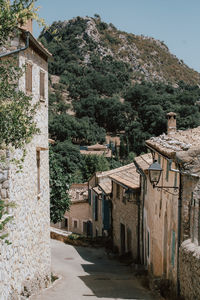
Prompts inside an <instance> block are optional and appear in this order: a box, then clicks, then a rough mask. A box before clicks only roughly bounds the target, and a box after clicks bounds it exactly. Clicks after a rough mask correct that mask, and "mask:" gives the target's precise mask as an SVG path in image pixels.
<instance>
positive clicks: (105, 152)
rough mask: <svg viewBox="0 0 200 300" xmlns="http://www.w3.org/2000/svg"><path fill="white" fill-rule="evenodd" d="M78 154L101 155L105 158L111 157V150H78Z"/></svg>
mask: <svg viewBox="0 0 200 300" xmlns="http://www.w3.org/2000/svg"><path fill="white" fill-rule="evenodd" d="M80 153H81V154H83V155H103V156H105V157H111V156H112V152H111V150H108V149H106V150H105V151H91V150H80Z"/></svg>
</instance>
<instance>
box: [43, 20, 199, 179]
mask: <svg viewBox="0 0 200 300" xmlns="http://www.w3.org/2000/svg"><path fill="white" fill-rule="evenodd" d="M91 23H92V24H93V25H92V26H93V27H92V32H93V34H90V33H89V31H88V30H87V29H88V28H89V26H91ZM90 29H91V28H90ZM95 30H96V31H95ZM95 32H96V34H95ZM94 35H95V36H94ZM98 39H99V41H98ZM40 41H41V42H42V43H43V44H44V45H45V47H47V48H48V49H49V50H50V51H51V52H52V54H53V55H54V61H53V62H51V63H50V73H51V74H53V75H57V76H59V78H60V82H59V84H55V85H53V88H54V90H53V93H52V94H51V95H50V123H49V130H50V134H51V136H52V138H54V139H55V140H56V144H55V145H54V146H53V148H52V150H53V152H54V154H55V156H56V159H57V162H58V165H59V166H60V167H61V168H63V170H64V173H66V174H70V179H69V181H68V183H69V184H70V183H71V182H84V181H87V180H88V178H89V177H90V176H91V175H92V173H94V172H95V171H104V170H107V169H109V168H115V167H119V166H121V165H122V164H126V163H130V162H132V160H133V158H134V156H135V155H138V154H140V153H142V152H144V151H146V149H145V146H144V141H145V140H146V139H148V138H150V137H151V136H154V135H159V134H161V133H163V132H165V131H166V113H167V112H169V111H174V112H176V113H177V126H178V129H187V128H192V127H196V126H198V125H200V112H199V106H198V105H196V103H198V102H197V101H199V97H200V90H199V87H198V84H199V82H200V76H199V74H198V73H197V72H195V71H193V70H191V69H190V68H188V67H187V66H186V65H185V64H184V63H183V62H182V61H179V60H178V59H177V58H176V57H175V56H173V55H171V54H170V53H169V50H168V48H167V46H166V45H165V44H164V43H163V42H160V41H156V40H155V39H153V38H148V37H143V36H136V35H133V34H127V33H125V32H121V31H119V30H117V29H116V28H115V27H114V25H112V24H106V23H104V22H102V21H101V18H100V16H99V15H95V17H94V18H84V19H82V18H80V17H77V18H75V19H73V20H70V21H66V22H54V23H53V24H52V25H51V26H50V28H49V29H48V30H43V32H42V34H41V35H40ZM64 94H67V95H68V100H69V101H71V102H72V104H73V109H74V113H75V116H70V115H68V114H67V110H68V107H67V104H66V102H65V99H64V97H63V95H64ZM106 132H112V133H113V134H118V133H120V136H121V146H120V149H117V148H116V147H115V145H110V147H111V148H112V150H113V157H112V158H111V159H106V158H104V157H98V156H81V155H80V151H79V146H80V145H91V144H94V143H97V142H98V143H103V142H104V141H105V135H106Z"/></svg>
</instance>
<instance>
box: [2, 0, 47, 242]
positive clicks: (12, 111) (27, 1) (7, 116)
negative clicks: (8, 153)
mask: <svg viewBox="0 0 200 300" xmlns="http://www.w3.org/2000/svg"><path fill="white" fill-rule="evenodd" d="M34 3H35V0H14V1H12V3H11V4H10V1H8V0H0V48H2V47H4V48H6V47H8V49H9V41H10V40H11V39H12V38H13V37H14V36H15V35H17V34H18V26H19V25H23V24H25V23H26V22H27V20H28V19H29V18H32V19H36V20H38V22H40V23H42V24H43V21H42V20H39V18H38V15H37V9H36V8H34ZM0 52H1V51H0ZM23 71H24V70H22V69H21V68H19V67H18V66H17V60H16V58H15V57H14V56H12V57H10V56H9V58H7V59H1V60H0V74H1V77H0V150H2V149H4V150H5V149H8V148H10V147H12V148H21V149H22V150H23V151H22V152H23V156H22V161H23V158H24V155H25V150H24V149H25V144H27V143H28V142H30V140H31V138H32V137H33V135H34V134H36V133H37V132H38V129H37V127H36V123H35V122H34V115H35V111H36V105H34V106H33V105H32V103H31V100H32V99H31V97H28V96H27V95H25V94H24V93H23V92H22V91H20V90H19V89H18V81H19V78H20V77H21V76H22V74H23ZM2 152H3V151H2ZM2 163H3V157H0V164H2ZM15 163H19V161H15ZM10 205H13V204H9V203H5V201H3V200H2V199H0V239H4V238H5V237H6V236H7V235H6V234H3V233H2V232H3V230H4V228H5V225H6V224H7V223H8V222H9V221H10V219H11V218H10V217H6V215H5V213H6V211H7V207H8V206H10Z"/></svg>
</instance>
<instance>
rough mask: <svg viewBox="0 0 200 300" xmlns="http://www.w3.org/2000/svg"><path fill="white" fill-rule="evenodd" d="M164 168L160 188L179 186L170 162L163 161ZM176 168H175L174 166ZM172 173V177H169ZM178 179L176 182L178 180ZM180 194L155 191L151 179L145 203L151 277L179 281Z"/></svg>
mask: <svg viewBox="0 0 200 300" xmlns="http://www.w3.org/2000/svg"><path fill="white" fill-rule="evenodd" d="M159 160H160V164H161V166H162V168H163V172H162V175H161V179H160V181H159V184H158V185H159V186H174V185H175V184H176V185H177V186H178V184H179V174H177V175H176V173H174V172H171V171H169V172H167V160H166V159H165V158H164V157H160V158H159ZM172 167H173V168H175V164H173V165H172ZM167 173H168V175H167ZM175 176H176V178H175ZM177 232H178V191H177V192H175V191H174V190H173V189H168V190H167V189H166V188H163V189H160V190H159V191H158V190H157V189H156V188H153V187H152V185H151V183H150V181H149V178H147V190H146V194H145V201H144V244H145V249H144V256H145V261H146V262H147V266H148V270H149V272H150V274H152V275H153V276H154V277H157V278H164V279H169V280H170V282H171V283H172V285H173V286H175V285H176V280H177V277H176V276H177Z"/></svg>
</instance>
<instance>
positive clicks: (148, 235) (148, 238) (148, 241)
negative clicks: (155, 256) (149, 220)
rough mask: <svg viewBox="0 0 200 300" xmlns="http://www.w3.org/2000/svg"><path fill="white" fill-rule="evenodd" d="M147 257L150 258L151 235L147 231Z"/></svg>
mask: <svg viewBox="0 0 200 300" xmlns="http://www.w3.org/2000/svg"><path fill="white" fill-rule="evenodd" d="M147 256H148V258H149V256H150V233H149V231H147Z"/></svg>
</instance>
